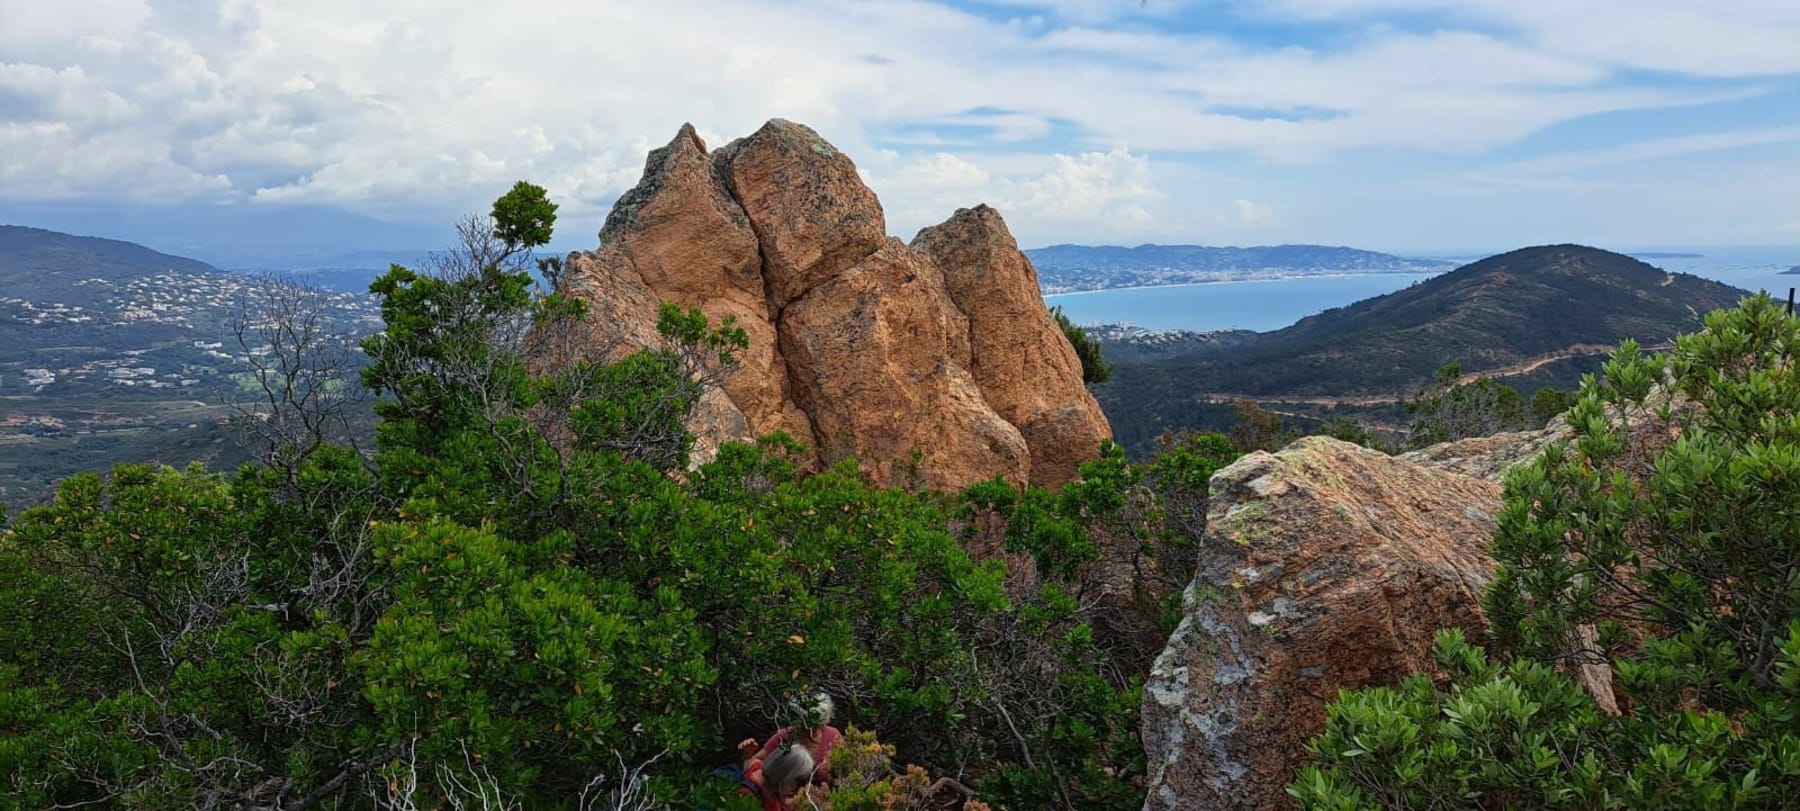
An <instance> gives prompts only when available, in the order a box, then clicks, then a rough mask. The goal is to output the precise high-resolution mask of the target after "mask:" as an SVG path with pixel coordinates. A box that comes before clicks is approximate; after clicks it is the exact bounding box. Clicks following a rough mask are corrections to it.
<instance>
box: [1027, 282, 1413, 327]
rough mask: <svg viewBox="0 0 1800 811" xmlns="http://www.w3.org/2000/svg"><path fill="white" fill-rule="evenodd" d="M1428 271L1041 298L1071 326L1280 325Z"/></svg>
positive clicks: (1379, 292) (1398, 285) (1370, 295)
mask: <svg viewBox="0 0 1800 811" xmlns="http://www.w3.org/2000/svg"><path fill="white" fill-rule="evenodd" d="M1434 275H1436V274H1432V273H1369V274H1359V275H1352V276H1321V277H1306V278H1297V279H1270V280H1267V281H1253V282H1209V283H1206V284H1178V285H1168V286H1164V287H1125V288H1118V289H1113V290H1093V291H1087V292H1081V293H1063V294H1061V295H1055V296H1045V297H1044V301H1046V302H1049V304H1050V306H1052V307H1061V308H1062V310H1063V314H1064V315H1067V316H1068V317H1069V320H1071V321H1074V322H1075V323H1077V324H1131V325H1133V326H1139V327H1143V328H1145V329H1180V330H1193V331H1196V332H1207V331H1211V330H1221V329H1250V330H1256V331H1258V332H1266V331H1268V330H1273V329H1281V328H1282V327H1285V326H1287V325H1289V324H1292V323H1294V322H1295V321H1298V320H1300V319H1301V318H1304V317H1306V316H1309V315H1312V314H1314V313H1317V312H1320V311H1322V310H1329V309H1331V308H1333V307H1342V306H1344V305H1346V304H1349V303H1351V302H1356V301H1361V300H1363V299H1366V298H1373V297H1375V296H1380V295H1385V294H1387V293H1392V292H1394V291H1395V290H1399V289H1401V288H1404V287H1406V286H1407V285H1411V284H1415V283H1417V282H1421V281H1424V280H1426V279H1429V278H1431V277H1432V276H1434Z"/></svg>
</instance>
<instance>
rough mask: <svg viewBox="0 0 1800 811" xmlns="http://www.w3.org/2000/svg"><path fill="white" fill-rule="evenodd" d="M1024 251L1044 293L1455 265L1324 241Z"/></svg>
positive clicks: (1436, 268)
mask: <svg viewBox="0 0 1800 811" xmlns="http://www.w3.org/2000/svg"><path fill="white" fill-rule="evenodd" d="M1025 255H1026V256H1029V257H1031V262H1032V264H1034V265H1036V266H1037V270H1038V276H1039V279H1040V280H1041V281H1042V283H1043V286H1044V292H1045V293H1047V294H1052V293H1066V292H1071V291H1076V290H1105V289H1109V288H1116V287H1154V286H1159V285H1170V284H1193V283H1197V282H1223V281H1239V280H1245V279H1269V278H1286V277H1294V276H1319V275H1330V274H1337V273H1436V272H1439V271H1444V270H1449V269H1450V268H1451V267H1453V266H1454V263H1451V262H1445V261H1443V260H1439V259H1408V258H1405V257H1399V256H1394V255H1391V254H1385V253H1377V252H1375V251H1364V250H1358V249H1356V248H1343V247H1333V246H1328V245H1264V246H1257V247H1248V248H1238V247H1212V246H1206V245H1139V246H1136V247H1133V248H1124V247H1118V246H1114V245H1051V246H1049V247H1047V248H1034V249H1032V250H1028V251H1026V252H1025Z"/></svg>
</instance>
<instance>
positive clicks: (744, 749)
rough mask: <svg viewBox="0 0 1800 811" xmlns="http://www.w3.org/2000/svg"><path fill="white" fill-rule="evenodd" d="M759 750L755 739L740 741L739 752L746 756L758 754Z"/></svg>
mask: <svg viewBox="0 0 1800 811" xmlns="http://www.w3.org/2000/svg"><path fill="white" fill-rule="evenodd" d="M757 748H758V747H757V745H756V739H755V738H745V739H743V740H741V741H738V751H739V752H741V753H743V754H745V755H754V754H756V750H757Z"/></svg>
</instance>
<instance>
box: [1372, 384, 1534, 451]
mask: <svg viewBox="0 0 1800 811" xmlns="http://www.w3.org/2000/svg"><path fill="white" fill-rule="evenodd" d="M1461 377H1462V365H1461V364H1457V363H1447V364H1444V365H1443V366H1442V367H1440V368H1439V369H1438V370H1437V375H1436V376H1435V377H1434V378H1433V380H1432V382H1431V383H1430V384H1429V385H1426V386H1424V387H1421V388H1420V389H1419V391H1418V393H1417V394H1415V395H1414V396H1413V398H1412V399H1411V400H1409V401H1407V403H1406V413H1407V414H1408V415H1409V416H1411V417H1412V425H1411V426H1410V428H1409V429H1408V431H1407V437H1406V444H1407V446H1408V447H1412V448H1423V447H1425V446H1427V445H1435V444H1437V443H1439V442H1449V441H1451V440H1456V439H1464V438H1467V437H1475V436H1491V435H1493V434H1498V433H1503V432H1506V431H1521V430H1524V429H1526V428H1529V427H1532V423H1531V414H1530V413H1529V411H1528V409H1527V407H1526V402H1525V397H1524V395H1521V394H1519V391H1518V390H1517V389H1515V388H1513V387H1511V386H1508V385H1506V384H1505V383H1501V382H1498V381H1496V380H1494V379H1492V378H1487V377H1478V378H1476V379H1474V380H1471V381H1469V382H1466V383H1464V382H1459V381H1460V379H1461ZM1542 424H1543V423H1542V422H1540V423H1538V425H1542Z"/></svg>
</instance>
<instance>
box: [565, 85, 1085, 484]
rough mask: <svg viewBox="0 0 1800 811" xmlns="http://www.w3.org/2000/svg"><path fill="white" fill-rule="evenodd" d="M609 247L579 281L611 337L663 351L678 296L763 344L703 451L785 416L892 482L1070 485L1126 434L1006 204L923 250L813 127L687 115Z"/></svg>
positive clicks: (753, 350) (614, 226) (947, 230)
mask: <svg viewBox="0 0 1800 811" xmlns="http://www.w3.org/2000/svg"><path fill="white" fill-rule="evenodd" d="M600 242H601V245H600V248H599V249H598V250H595V251H587V252H580V253H575V254H571V255H570V256H569V258H568V260H567V262H566V270H565V273H564V282H563V284H564V287H565V292H568V293H571V294H573V295H575V296H578V297H580V298H582V299H584V300H586V301H588V302H589V305H590V311H591V312H592V313H593V314H594V316H593V318H592V322H593V324H594V326H595V328H596V329H598V330H599V331H600V332H601V333H602V334H601V336H600V338H601V340H603V341H605V342H606V343H608V344H609V345H622V346H649V345H653V344H654V343H655V342H656V340H657V337H656V335H655V324H656V306H657V303H658V302H664V301H667V302H672V303H675V304H680V305H683V306H689V307H697V308H699V309H700V310H701V311H702V312H704V313H706V315H707V317H708V318H710V319H711V320H712V321H713V322H714V323H718V322H719V321H722V320H723V319H725V318H727V317H729V318H732V319H733V320H734V321H735V322H736V323H737V324H738V326H740V327H742V328H743V329H744V330H745V332H746V334H747V335H748V336H749V338H750V349H749V351H748V352H746V353H743V356H742V358H741V359H740V362H739V364H738V366H737V367H735V368H734V369H732V370H731V371H730V372H729V373H728V374H727V376H726V377H725V379H724V382H723V385H722V386H721V390H720V391H718V392H715V393H713V394H711V395H709V396H708V398H707V399H706V400H705V401H703V402H702V403H701V404H700V407H699V408H698V409H696V414H695V416H694V418H693V420H692V421H691V423H690V429H691V430H693V432H694V434H695V435H696V437H697V441H696V446H697V447H696V454H697V455H699V456H701V457H702V458H704V456H705V455H706V454H708V453H710V452H711V451H712V450H713V449H715V448H717V446H718V443H720V442H723V441H727V440H748V439H752V438H754V437H756V436H760V435H763V434H767V433H770V432H773V431H778V430H779V431H786V432H788V433H789V434H792V435H793V436H794V437H795V438H797V439H799V440H800V441H801V442H803V443H805V444H806V445H807V446H808V447H809V448H810V449H811V451H810V452H811V453H812V454H813V457H814V458H813V461H815V462H817V463H819V464H821V465H829V464H832V463H834V462H836V461H838V460H840V459H844V458H847V457H855V458H857V459H859V460H861V461H862V464H863V469H864V470H865V471H866V472H868V473H869V475H870V476H871V478H873V479H874V480H875V481H877V482H879V483H900V482H903V481H908V480H916V479H917V478H918V477H922V479H923V482H924V483H925V484H927V485H930V486H933V487H939V488H957V487H962V486H964V485H968V484H971V483H974V482H977V481H982V480H985V479H990V478H992V477H993V476H994V475H996V474H999V475H1001V476H1003V477H1005V478H1006V479H1007V480H1008V481H1012V482H1014V483H1027V482H1029V483H1032V484H1048V485H1055V484H1061V483H1062V482H1065V481H1068V480H1069V479H1071V478H1073V477H1074V475H1075V472H1076V465H1077V464H1079V463H1080V462H1081V461H1082V460H1084V459H1087V458H1091V457H1092V456H1094V455H1095V454H1096V453H1097V452H1098V450H1099V447H1100V442H1101V441H1102V440H1103V439H1106V438H1108V437H1110V436H1111V428H1110V427H1109V426H1108V425H1107V422H1106V418H1105V416H1104V415H1103V414H1101V412H1100V406H1099V405H1098V404H1097V403H1096V402H1095V401H1094V398H1093V397H1092V396H1090V395H1089V394H1088V393H1087V390H1086V389H1085V388H1084V387H1083V386H1082V383H1081V363H1080V361H1079V360H1078V359H1077V358H1076V356H1075V352H1074V350H1073V349H1072V348H1071V347H1070V346H1069V343H1068V341H1067V339H1065V338H1064V337H1063V335H1062V332H1061V330H1060V329H1058V328H1057V326H1056V324H1055V323H1054V322H1053V321H1052V320H1051V319H1050V317H1049V314H1048V313H1047V311H1046V310H1045V308H1044V303H1043V299H1042V298H1041V296H1040V294H1039V291H1038V284H1037V271H1036V270H1035V269H1033V268H1032V266H1031V262H1030V260H1028V259H1026V258H1025V255H1024V254H1023V253H1021V252H1020V251H1019V248H1018V245H1017V244H1016V243H1015V242H1014V241H1013V238H1012V235H1011V234H1010V233H1009V232H1008V231H1007V229H1006V223H1005V222H1004V221H1002V220H1001V218H1000V214H999V213H998V212H996V211H994V210H993V209H991V208H988V207H987V206H978V207H976V208H974V209H964V210H961V211H958V212H957V213H956V215H955V216H953V217H951V219H950V220H949V221H948V222H945V223H944V224H942V225H938V226H935V227H932V228H927V229H925V230H924V231H923V232H921V233H920V234H919V236H918V238H917V239H915V240H914V241H913V244H912V245H911V246H908V245H906V244H905V243H903V242H901V241H900V240H897V239H894V238H892V237H889V236H888V235H887V226H886V220H885V218H884V216H883V214H882V210H881V204H880V202H879V201H877V200H876V198H875V194H874V192H872V191H870V190H869V188H868V187H867V186H865V185H863V183H862V180H861V179H860V178H859V177H858V176H857V173H856V166H855V164H853V163H851V161H850V159H849V157H847V156H845V155H844V154H843V153H842V152H839V151H838V150H837V149H836V148H835V147H833V146H832V145H831V144H829V143H826V142H825V140H824V139H823V138H820V137H819V135H818V133H815V132H813V131H812V130H811V129H809V128H807V127H804V126H802V125H799V124H795V123H792V122H788V121H782V120H779V119H777V120H773V121H770V122H769V123H767V124H765V125H764V126H763V127H762V129H760V130H758V131H757V132H756V133H755V134H753V135H750V136H749V137H747V138H743V139H740V140H737V141H734V142H732V143H731V144H728V145H726V146H725V147H723V148H721V149H719V150H717V151H715V152H712V153H708V152H707V149H706V145H705V144H704V143H702V142H701V140H700V138H699V137H698V136H697V135H695V133H694V130H693V127H691V126H684V127H682V128H681V131H680V132H679V133H678V134H677V135H676V136H675V139H674V140H673V141H671V142H669V144H668V145H667V146H665V147H662V148H661V149H657V150H655V151H653V152H651V153H650V156H649V159H648V160H647V161H646V162H645V167H644V177H643V179H642V180H640V181H639V182H638V185H637V187H636V188H634V189H632V190H631V191H629V192H627V193H626V194H625V195H624V196H623V197H621V198H620V199H619V202H618V204H617V205H616V206H615V207H614V208H613V211H612V213H611V214H610V215H608V216H607V218H606V225H605V227H604V228H603V229H602V230H601V232H600Z"/></svg>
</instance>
